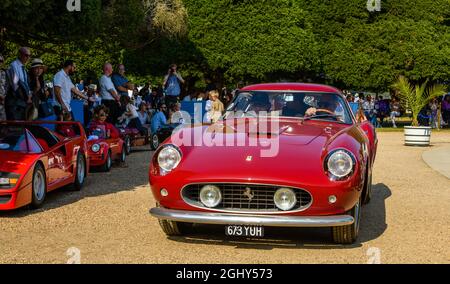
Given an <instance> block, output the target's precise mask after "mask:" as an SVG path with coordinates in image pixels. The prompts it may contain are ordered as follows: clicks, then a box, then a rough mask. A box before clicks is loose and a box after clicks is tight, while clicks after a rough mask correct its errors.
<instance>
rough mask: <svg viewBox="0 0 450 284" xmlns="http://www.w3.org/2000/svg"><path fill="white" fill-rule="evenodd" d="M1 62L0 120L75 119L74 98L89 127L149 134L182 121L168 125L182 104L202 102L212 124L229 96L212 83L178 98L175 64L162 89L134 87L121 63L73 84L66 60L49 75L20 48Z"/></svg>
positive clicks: (179, 80)
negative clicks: (95, 77) (101, 125)
mask: <svg viewBox="0 0 450 284" xmlns="http://www.w3.org/2000/svg"><path fill="white" fill-rule="evenodd" d="M4 63H5V60H4V58H3V57H2V56H1V55H0V120H28V121H31V120H45V119H49V118H50V119H51V118H53V119H54V120H58V121H67V120H75V119H76V115H75V114H74V112H73V110H72V108H73V106H72V104H73V102H74V100H75V99H76V100H78V102H80V101H81V102H82V104H83V110H84V111H83V114H84V117H83V120H84V122H85V126H86V128H87V129H89V128H90V127H91V126H92V125H96V124H99V123H108V126H109V125H113V126H114V127H116V126H117V127H130V128H135V129H137V130H139V132H140V133H141V134H142V135H144V136H148V135H150V134H151V133H154V132H156V131H158V129H159V128H160V127H162V126H163V125H165V124H168V123H179V122H180V121H171V116H172V115H173V114H174V113H177V112H180V108H181V105H180V102H193V101H196V102H197V101H205V103H204V105H206V107H205V109H204V111H205V112H206V113H207V114H206V115H205V117H207V118H206V119H205V121H206V122H215V121H217V120H218V119H219V118H220V116H221V115H222V114H223V112H224V109H225V106H224V104H223V103H222V102H221V100H223V101H224V102H225V103H228V102H230V101H231V99H232V96H233V94H232V92H227V91H226V89H225V88H224V89H222V92H219V90H217V88H216V87H215V84H214V83H212V81H209V83H208V84H207V86H206V88H205V89H204V90H195V91H193V92H192V93H190V94H187V95H184V96H182V93H183V92H182V90H183V84H185V81H184V79H183V78H182V76H181V74H180V73H179V71H178V66H177V65H176V64H172V65H170V67H169V70H168V72H167V74H166V75H165V77H164V80H163V82H162V85H161V86H151V84H148V83H147V84H145V85H144V86H143V87H137V86H135V84H133V83H132V82H131V81H130V80H128V79H127V77H126V68H125V65H124V64H119V65H118V66H117V68H116V70H114V68H113V66H112V64H110V63H105V64H104V65H103V66H101V67H102V71H103V72H102V76H101V77H100V78H98V80H89V79H88V80H79V81H77V83H76V84H74V83H73V81H72V77H73V76H74V74H75V72H76V70H77V66H76V62H75V61H73V60H66V61H65V62H64V64H63V66H62V68H61V69H60V70H59V71H58V72H57V73H56V74H53V76H51V75H52V74H46V73H47V71H48V68H47V66H45V64H44V62H43V61H42V60H41V59H39V58H35V59H32V54H31V51H30V49H29V48H27V47H21V48H20V49H19V51H18V57H17V59H16V60H14V61H13V62H12V63H11V64H10V66H4ZM27 66H29V69H28V70H27ZM44 75H47V76H46V77H52V78H53V79H52V81H47V82H45V81H44ZM49 75H50V76H49ZM179 117H180V120H181V118H182V116H181V115H179ZM114 133H116V132H114Z"/></svg>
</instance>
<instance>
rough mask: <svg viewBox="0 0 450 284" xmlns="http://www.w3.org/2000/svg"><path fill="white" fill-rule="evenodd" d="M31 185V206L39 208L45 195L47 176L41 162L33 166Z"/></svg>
mask: <svg viewBox="0 0 450 284" xmlns="http://www.w3.org/2000/svg"><path fill="white" fill-rule="evenodd" d="M31 187H32V190H31V204H30V205H31V208H33V209H37V208H40V207H41V206H42V204H43V203H44V200H45V197H46V196H47V177H46V175H45V171H44V168H43V167H42V165H41V164H36V166H35V167H34V171H33V180H32V182H31Z"/></svg>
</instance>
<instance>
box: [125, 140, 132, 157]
mask: <svg viewBox="0 0 450 284" xmlns="http://www.w3.org/2000/svg"><path fill="white" fill-rule="evenodd" d="M124 147H125V153H126V154H127V155H130V153H131V139H130V136H127V137H125V141H124Z"/></svg>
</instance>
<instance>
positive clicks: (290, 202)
mask: <svg viewBox="0 0 450 284" xmlns="http://www.w3.org/2000/svg"><path fill="white" fill-rule="evenodd" d="M273 201H274V202H275V205H276V206H277V207H278V208H279V209H281V210H283V211H288V210H291V209H292V208H294V206H295V204H296V203H297V198H296V197H295V193H294V191H293V190H292V189H289V188H280V189H278V190H277V192H275V195H274V196H273Z"/></svg>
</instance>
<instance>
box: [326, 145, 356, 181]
mask: <svg viewBox="0 0 450 284" xmlns="http://www.w3.org/2000/svg"><path fill="white" fill-rule="evenodd" d="M355 164H356V160H355V158H354V156H353V154H351V153H350V152H349V151H347V150H344V149H338V150H335V151H333V152H331V153H330V154H329V155H328V158H327V160H326V164H325V165H326V169H325V170H326V171H327V172H328V173H329V174H330V175H331V178H333V179H335V180H341V179H345V178H347V177H349V176H350V175H351V174H352V173H353V171H354V169H355Z"/></svg>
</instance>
